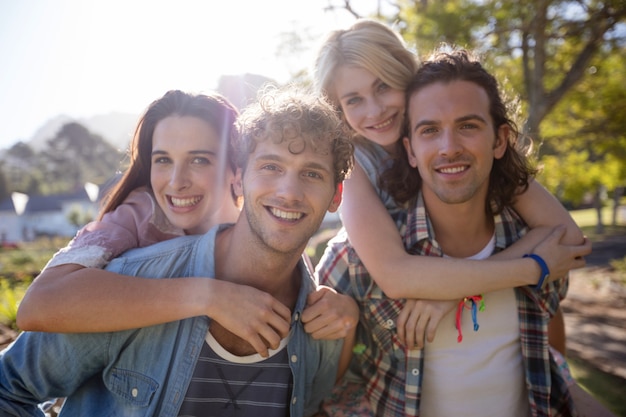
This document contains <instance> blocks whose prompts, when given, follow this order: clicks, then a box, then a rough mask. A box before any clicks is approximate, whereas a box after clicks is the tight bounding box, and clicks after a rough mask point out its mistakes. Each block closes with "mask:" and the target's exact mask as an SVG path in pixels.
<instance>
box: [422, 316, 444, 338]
mask: <svg viewBox="0 0 626 417" xmlns="http://www.w3.org/2000/svg"><path fill="white" fill-rule="evenodd" d="M440 321H441V316H439V315H436V316H431V317H430V320H429V321H428V326H427V327H426V340H428V342H429V343H432V342H434V340H435V334H436V333H437V327H439V322H440Z"/></svg>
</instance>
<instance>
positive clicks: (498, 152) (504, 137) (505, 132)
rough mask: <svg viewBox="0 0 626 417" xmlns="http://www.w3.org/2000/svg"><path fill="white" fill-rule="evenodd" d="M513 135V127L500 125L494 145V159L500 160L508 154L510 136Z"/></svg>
mask: <svg viewBox="0 0 626 417" xmlns="http://www.w3.org/2000/svg"><path fill="white" fill-rule="evenodd" d="M510 134H511V127H510V126H509V125H508V124H506V123H505V124H503V125H500V127H499V128H498V132H497V136H496V143H494V145H493V157H494V158H495V159H500V158H502V157H503V156H504V153H505V152H506V148H507V145H508V143H509V135H510Z"/></svg>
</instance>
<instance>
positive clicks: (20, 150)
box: [0, 122, 122, 195]
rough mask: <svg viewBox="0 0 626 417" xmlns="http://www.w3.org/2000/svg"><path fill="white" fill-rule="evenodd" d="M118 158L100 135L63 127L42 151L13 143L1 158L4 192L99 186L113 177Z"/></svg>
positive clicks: (72, 125) (61, 190)
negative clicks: (91, 184)
mask: <svg viewBox="0 0 626 417" xmlns="http://www.w3.org/2000/svg"><path fill="white" fill-rule="evenodd" d="M121 159H122V155H121V154H120V152H119V151H117V150H116V149H115V147H114V146H113V145H111V144H110V143H109V142H107V141H106V140H104V139H103V138H102V137H101V136H99V135H96V134H93V133H91V132H90V131H89V130H88V129H86V128H85V127H84V126H82V125H81V124H79V123H75V122H71V123H67V124H65V125H63V126H62V127H61V129H59V131H58V132H57V134H56V135H55V136H54V137H52V138H50V139H49V140H48V141H47V143H46V146H45V148H44V149H42V150H41V151H40V152H36V151H35V150H33V149H32V148H31V147H30V146H28V145H27V144H24V143H17V144H15V145H14V146H13V147H11V148H10V149H8V151H7V152H6V154H5V155H4V158H3V163H2V165H1V166H0V167H1V168H2V175H0V178H2V177H4V179H5V183H6V188H7V193H8V194H10V193H11V192H13V191H19V192H22V193H26V194H31V195H32V194H41V195H47V194H60V193H68V192H74V191H77V190H79V189H82V188H83V187H84V184H85V183H86V182H93V183H96V184H102V183H104V182H106V181H107V180H108V179H110V178H111V177H113V176H114V175H115V172H116V171H117V170H118V169H119V166H120V161H121Z"/></svg>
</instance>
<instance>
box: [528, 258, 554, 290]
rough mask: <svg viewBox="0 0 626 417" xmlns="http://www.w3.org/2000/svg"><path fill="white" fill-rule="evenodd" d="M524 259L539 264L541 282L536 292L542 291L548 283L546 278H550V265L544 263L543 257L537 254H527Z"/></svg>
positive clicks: (536, 286) (536, 287)
mask: <svg viewBox="0 0 626 417" xmlns="http://www.w3.org/2000/svg"><path fill="white" fill-rule="evenodd" d="M523 257H524V258H531V259H534V260H535V262H537V263H538V264H539V268H541V277H540V278H539V282H538V283H537V285H535V289H536V290H540V289H542V288H543V287H544V286H545V285H546V284H547V283H548V282H547V281H546V278H548V277H549V276H550V270H549V269H548V264H546V261H544V260H543V258H542V257H541V256H539V255H537V254H535V253H527V254H526V255H524V256H523Z"/></svg>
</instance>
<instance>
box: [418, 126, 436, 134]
mask: <svg viewBox="0 0 626 417" xmlns="http://www.w3.org/2000/svg"><path fill="white" fill-rule="evenodd" d="M438 131H439V129H437V128H436V127H435V126H425V127H423V128H421V129H420V130H419V132H418V134H420V135H425V136H427V135H433V134H435V133H437V132H438Z"/></svg>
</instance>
